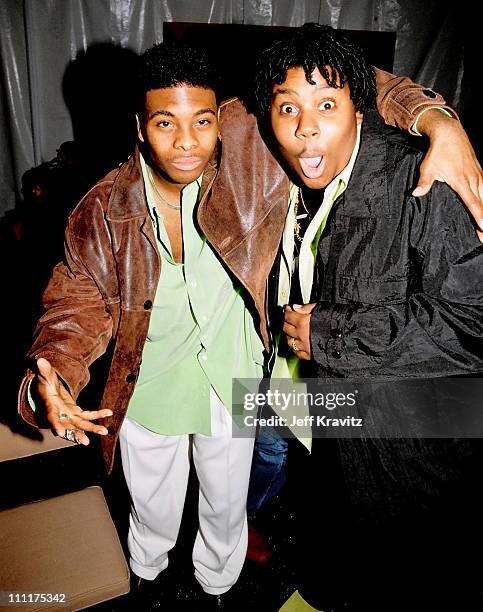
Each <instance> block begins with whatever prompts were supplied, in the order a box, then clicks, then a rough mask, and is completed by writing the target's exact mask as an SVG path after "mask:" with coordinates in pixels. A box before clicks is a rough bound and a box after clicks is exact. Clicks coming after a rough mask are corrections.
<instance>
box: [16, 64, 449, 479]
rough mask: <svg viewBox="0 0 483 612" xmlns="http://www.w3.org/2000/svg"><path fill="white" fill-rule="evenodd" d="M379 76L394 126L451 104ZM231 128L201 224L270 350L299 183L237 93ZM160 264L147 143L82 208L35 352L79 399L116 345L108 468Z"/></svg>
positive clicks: (30, 417) (227, 110) (24, 405)
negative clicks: (269, 295)
mask: <svg viewBox="0 0 483 612" xmlns="http://www.w3.org/2000/svg"><path fill="white" fill-rule="evenodd" d="M377 81H378V91H379V94H378V106H379V110H380V112H381V114H382V115H383V116H384V118H385V120H386V122H388V123H390V124H392V125H397V126H399V127H402V128H405V129H407V128H408V127H409V126H410V125H411V124H412V123H413V122H414V119H415V117H416V116H417V114H418V113H419V112H420V111H421V110H422V109H423V108H425V107H426V106H429V105H434V104H440V105H442V104H444V100H443V99H442V98H441V97H440V96H439V95H437V94H435V93H433V92H432V91H431V90H428V89H424V88H422V87H419V86H417V85H414V84H413V83H412V82H411V81H409V79H406V78H404V77H393V75H389V74H388V73H384V72H381V71H378V73H377ZM220 133H221V149H222V151H223V155H222V156H220V155H219V153H220V151H219V150H218V151H215V154H214V155H213V158H212V160H211V161H210V163H209V165H208V167H207V168H206V170H205V173H204V175H203V183H202V190H201V193H202V195H201V201H200V205H199V210H198V221H199V224H200V227H201V229H202V230H203V232H204V233H205V235H206V236H207V238H208V240H209V241H210V243H211V244H212V246H213V247H214V248H215V249H216V251H217V252H218V253H219V255H220V257H221V258H222V259H223V261H224V262H225V264H226V265H227V266H228V268H229V269H230V270H231V272H232V273H233V274H234V275H235V276H236V277H237V278H238V279H239V280H240V282H241V283H242V284H243V285H244V286H245V288H246V289H247V290H248V292H249V294H250V295H251V297H252V299H253V302H254V304H255V307H256V310H257V312H258V318H259V330H260V335H261V337H262V339H263V342H264V345H265V348H266V349H267V350H268V349H269V345H270V341H269V334H268V329H267V320H266V314H265V308H266V305H265V295H266V285H267V278H268V275H269V272H270V269H271V267H272V264H273V261H274V259H275V256H276V252H277V249H278V245H279V241H280V237H281V234H282V230H283V225H284V220H285V214H286V210H287V203H288V187H289V184H288V179H287V176H286V175H285V173H284V172H283V170H282V169H281V167H280V166H279V164H278V163H277V161H276V160H275V158H274V157H273V156H272V155H271V153H270V152H269V151H268V149H267V147H266V146H265V144H264V143H263V141H262V139H261V138H260V136H259V133H258V129H257V124H256V120H255V118H254V117H253V116H251V115H248V114H247V113H246V111H245V110H244V108H243V106H242V105H241V103H240V102H239V101H238V100H236V99H233V100H230V101H228V102H225V103H224V104H222V105H221V113H220ZM219 149H220V147H219ZM220 157H221V161H219V158H220ZM160 265H161V262H160V258H159V254H158V252H157V249H156V242H155V237H154V234H153V228H152V224H151V221H150V218H149V215H148V210H147V205H146V197H145V192H144V185H143V180H142V174H141V169H140V165H139V152H138V150H137V149H136V151H135V153H134V154H133V156H132V157H130V158H129V160H128V161H127V162H125V163H124V164H122V165H121V166H120V167H119V168H118V169H117V170H114V171H112V172H110V173H109V174H108V175H107V176H106V177H105V178H104V179H102V180H101V181H99V182H98V183H97V184H96V185H95V186H94V187H93V188H92V189H91V190H90V191H89V192H88V193H87V194H86V195H85V196H84V198H83V199H82V200H81V201H80V202H79V204H78V205H77V207H76V208H75V209H74V211H73V212H72V213H71V215H70V218H69V222H68V226H67V230H66V235H65V262H63V263H59V264H58V265H57V266H56V267H55V269H54V271H53V274H52V277H51V280H50V282H49V285H48V287H47V289H46V291H45V294H44V298H43V300H44V306H45V308H46V312H45V314H44V315H43V316H42V318H41V319H40V321H39V323H38V326H37V329H36V337H35V341H34V344H33V346H32V347H31V349H30V351H29V356H30V357H32V358H38V357H45V358H46V359H48V360H49V361H50V362H51V364H52V366H53V367H54V368H55V370H56V371H57V372H58V374H59V376H60V377H61V378H62V380H63V381H64V383H65V384H66V385H67V387H68V388H69V390H70V392H71V394H72V395H73V397H74V398H76V397H77V396H78V394H79V392H80V391H81V389H82V388H83V387H84V386H85V385H86V384H87V382H88V380H89V366H90V365H91V364H92V362H93V361H94V360H95V359H97V358H98V357H99V356H100V355H102V354H103V353H104V352H105V351H106V350H107V347H108V344H109V342H110V341H112V343H113V344H112V359H111V362H110V368H109V373H108V377H107V381H106V384H105V387H104V391H103V396H102V399H101V403H100V406H99V409H102V408H110V409H112V410H113V413H114V414H113V416H112V417H110V418H107V419H104V422H103V424H104V425H105V426H106V427H107V428H108V430H109V434H108V435H107V436H102V437H101V443H102V451H103V457H104V461H105V464H106V467H107V469H108V471H110V470H111V469H112V464H113V458H114V449H115V445H116V442H117V437H118V434H119V429H120V427H121V424H122V422H123V420H124V417H125V415H126V411H127V407H128V403H129V400H130V397H131V395H132V392H133V389H134V385H135V384H136V379H137V374H138V371H139V366H140V362H141V356H142V351H143V347H144V343H145V340H146V336H147V331H148V326H149V319H150V313H151V308H152V304H153V301H154V296H155V292H156V286H157V283H158V279H159V274H160ZM33 376H34V374H33V372H32V371H31V370H28V371H27V374H26V376H25V378H24V380H23V381H22V385H21V388H20V392H19V411H20V412H21V414H22V416H23V417H24V419H25V420H26V421H28V422H30V423H31V424H33V425H35V418H34V413H33V411H32V409H31V407H30V405H29V404H28V401H27V398H26V389H27V384H28V382H29V381H30V380H31V379H32V378H33Z"/></svg>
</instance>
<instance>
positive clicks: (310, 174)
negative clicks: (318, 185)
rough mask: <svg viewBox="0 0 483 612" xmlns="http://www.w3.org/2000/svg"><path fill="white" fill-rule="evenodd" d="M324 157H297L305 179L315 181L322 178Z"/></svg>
mask: <svg viewBox="0 0 483 612" xmlns="http://www.w3.org/2000/svg"><path fill="white" fill-rule="evenodd" d="M324 159H325V158H324V156H323V155H318V156H316V157H299V163H300V168H301V169H302V172H303V173H304V175H305V176H306V177H307V178H310V179H317V178H320V177H321V176H322V172H323V171H324Z"/></svg>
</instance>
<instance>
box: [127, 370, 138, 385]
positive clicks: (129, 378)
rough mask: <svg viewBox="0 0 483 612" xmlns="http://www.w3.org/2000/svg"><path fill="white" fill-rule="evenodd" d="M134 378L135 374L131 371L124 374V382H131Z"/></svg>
mask: <svg viewBox="0 0 483 612" xmlns="http://www.w3.org/2000/svg"><path fill="white" fill-rule="evenodd" d="M135 380H136V374H133V372H130V373H129V374H128V375H127V376H126V382H127V383H133V382H134V381H135Z"/></svg>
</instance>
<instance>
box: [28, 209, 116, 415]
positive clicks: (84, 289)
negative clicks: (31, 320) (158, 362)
mask: <svg viewBox="0 0 483 612" xmlns="http://www.w3.org/2000/svg"><path fill="white" fill-rule="evenodd" d="M97 209H98V210H97V212H95V213H94V217H93V218H91V227H94V226H97V230H96V231H97V232H98V235H99V233H100V232H102V233H104V238H103V239H104V240H108V239H109V238H108V236H107V234H108V232H107V228H105V227H103V225H104V221H103V220H102V221H101V219H102V218H103V214H102V210H101V207H100V205H99V204H98V206H97ZM96 216H98V217H99V219H96ZM73 226H75V222H74V221H72V220H71V221H70V223H69V225H68V227H67V230H66V234H65V261H64V262H62V263H59V264H57V266H56V267H55V268H54V270H53V273H52V276H51V278H50V280H49V283H48V285H47V288H46V290H45V292H44V294H43V298H42V299H43V306H44V308H45V313H44V315H43V316H42V317H41V318H40V320H39V322H38V324H37V327H36V330H35V339H34V343H33V345H32V347H31V348H30V350H29V351H28V357H30V358H32V359H37V358H39V357H44V358H45V359H48V360H49V361H50V363H51V364H52V367H53V368H54V369H55V370H56V371H57V374H58V375H59V376H60V377H61V379H62V381H63V382H64V384H65V385H66V386H67V388H68V389H69V391H70V393H71V394H72V396H73V397H74V398H76V397H77V396H78V394H79V392H80V391H81V389H82V388H83V387H84V386H85V385H86V384H87V382H88V381H89V366H90V365H91V364H92V362H93V361H94V360H95V359H97V358H98V357H99V356H100V355H102V354H103V353H104V352H105V351H106V348H107V345H108V343H109V340H110V338H111V336H112V330H113V318H112V316H111V313H110V310H109V308H108V307H107V305H106V301H105V300H104V299H103V296H102V294H101V292H100V290H99V287H98V285H97V283H96V282H95V274H94V273H93V271H91V270H89V268H88V267H87V265H86V263H85V258H84V257H83V256H82V255H81V253H82V251H85V250H86V249H88V248H89V247H88V246H87V245H86V244H85V242H86V241H85V240H82V239H81V238H78V237H76V235H75V230H74V229H73ZM96 261H97V260H96ZM33 376H34V374H33V371H32V370H28V371H27V373H26V376H25V377H24V379H23V381H22V384H21V387H20V392H19V412H20V413H21V414H22V416H23V418H24V419H25V420H26V421H28V422H30V423H31V424H35V419H34V416H33V411H32V409H31V407H30V405H29V403H28V398H27V388H28V383H29V381H30V380H32V378H33Z"/></svg>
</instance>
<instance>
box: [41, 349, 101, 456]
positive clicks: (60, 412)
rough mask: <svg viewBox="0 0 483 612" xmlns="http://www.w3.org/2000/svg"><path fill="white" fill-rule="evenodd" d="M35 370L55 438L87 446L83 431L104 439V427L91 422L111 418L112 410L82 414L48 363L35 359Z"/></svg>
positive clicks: (83, 411) (85, 411) (84, 411)
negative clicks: (56, 436) (36, 370)
mask: <svg viewBox="0 0 483 612" xmlns="http://www.w3.org/2000/svg"><path fill="white" fill-rule="evenodd" d="M37 369H38V373H37V392H38V395H39V397H40V399H41V400H42V402H43V404H44V406H45V411H46V417H47V420H48V422H49V423H50V426H51V427H52V429H53V431H54V432H55V433H56V434H57V435H58V436H60V437H61V438H66V439H68V440H71V442H76V443H77V444H83V445H84V446H87V445H88V444H89V438H88V437H87V436H86V434H85V432H86V431H89V432H92V433H96V434H100V435H101V436H105V435H107V433H108V432H107V429H106V428H105V427H103V426H102V425H96V424H94V423H92V422H91V421H95V420H96V419H100V418H104V417H108V416H112V411H111V410H108V409H104V410H82V408H80V407H79V406H77V404H76V403H75V401H74V399H73V398H72V396H71V394H70V393H69V392H68V391H67V389H66V388H65V387H64V385H63V384H62V383H61V381H60V380H59V377H58V376H57V373H56V372H55V370H54V369H53V368H52V366H51V364H50V362H49V361H47V359H44V358H43V357H41V358H39V359H37Z"/></svg>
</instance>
